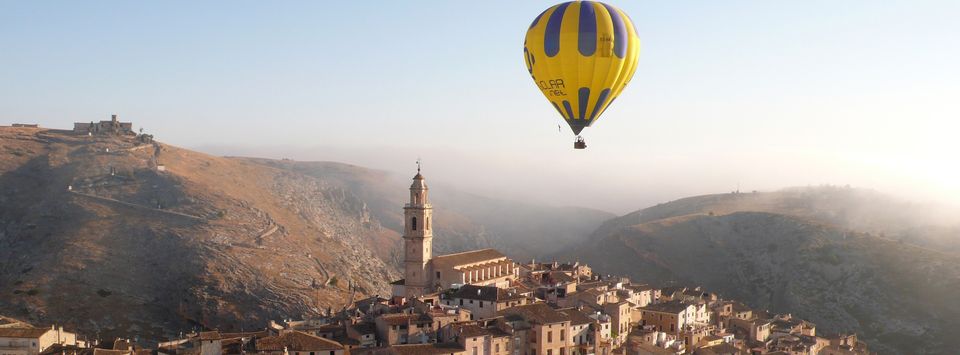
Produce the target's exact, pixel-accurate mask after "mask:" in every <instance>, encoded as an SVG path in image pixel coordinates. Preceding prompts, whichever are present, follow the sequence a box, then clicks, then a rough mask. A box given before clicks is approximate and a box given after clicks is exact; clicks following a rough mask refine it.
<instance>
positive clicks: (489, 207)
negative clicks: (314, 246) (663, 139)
mask: <svg viewBox="0 0 960 355" xmlns="http://www.w3.org/2000/svg"><path fill="white" fill-rule="evenodd" d="M243 160H244V161H248V162H254V163H257V164H263V165H266V166H269V167H273V168H278V169H283V170H286V171H293V172H297V173H300V174H303V175H306V176H312V177H317V178H323V179H324V180H325V181H328V182H330V183H333V184H336V185H337V186H340V187H342V188H343V189H345V190H348V191H351V192H353V193H354V194H356V196H358V197H359V198H360V199H362V200H363V201H364V202H365V203H366V209H367V211H369V214H370V215H371V216H372V217H373V218H374V219H376V220H379V221H380V222H381V223H382V224H383V226H384V227H386V228H388V229H390V230H393V231H396V232H398V235H399V232H401V231H402V230H403V226H402V223H403V211H402V209H401V208H400V207H399V206H403V204H404V203H406V202H407V199H409V198H410V196H409V193H408V189H409V187H410V176H407V175H399V174H391V173H387V172H384V171H379V170H371V169H367V168H362V167H358V166H353V165H348V164H341V163H332V162H297V161H290V160H268V159H252V158H243ZM426 175H427V180H428V181H427V183H428V185H429V186H430V199H431V202H432V203H433V206H434V215H435V216H434V219H435V220H436V221H437V223H436V228H435V230H434V233H435V235H434V243H435V250H436V252H437V253H439V254H445V253H453V252H459V251H465V250H473V249H480V248H498V249H500V250H502V251H503V252H504V253H506V254H507V255H509V256H511V257H513V258H515V259H518V260H527V259H530V258H537V257H542V256H544V255H548V254H551V253H554V252H557V251H559V250H561V249H562V248H564V247H567V246H570V245H574V244H579V243H581V242H583V241H584V240H585V238H586V237H587V236H589V235H590V233H591V232H593V231H594V230H595V229H596V228H597V226H599V225H600V224H601V223H603V222H605V221H608V220H610V219H612V218H614V217H616V216H615V215H613V214H611V213H609V212H603V211H598V210H594V209H589V208H580V207H548V206H541V205H534V204H529V203H523V202H516V201H509V200H504V199H495V198H488V197H483V196H478V195H475V194H471V193H467V192H463V191H461V190H459V189H458V188H457V187H456V186H452V185H450V184H445V183H444V182H438V181H435V180H432V179H430V175H429V174H426ZM397 252H399V251H398V250H397ZM395 257H399V255H395Z"/></svg>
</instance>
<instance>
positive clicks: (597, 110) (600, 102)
mask: <svg viewBox="0 0 960 355" xmlns="http://www.w3.org/2000/svg"><path fill="white" fill-rule="evenodd" d="M609 94H610V89H603V91H600V97H598V98H597V104H596V105H594V106H593V113H591V114H590V120H593V119H594V118H596V117H597V115H598V114H600V108H601V107H603V104H604V103H605V102H606V101H607V95H609Z"/></svg>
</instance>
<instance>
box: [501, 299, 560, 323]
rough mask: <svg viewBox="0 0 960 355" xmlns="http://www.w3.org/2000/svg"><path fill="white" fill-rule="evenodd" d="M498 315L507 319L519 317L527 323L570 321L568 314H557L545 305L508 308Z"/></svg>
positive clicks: (536, 304)
mask: <svg viewBox="0 0 960 355" xmlns="http://www.w3.org/2000/svg"><path fill="white" fill-rule="evenodd" d="M498 313H499V314H501V315H504V316H508V318H509V316H519V317H521V318H523V319H524V320H526V321H528V322H532V323H539V324H550V323H560V322H566V321H569V320H570V316H569V315H568V314H566V313H560V312H557V310H555V309H553V308H550V306H548V305H547V304H546V303H534V304H528V305H523V306H516V307H510V308H507V309H504V310H502V311H500V312H498Z"/></svg>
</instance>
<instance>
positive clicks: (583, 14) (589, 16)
mask: <svg viewBox="0 0 960 355" xmlns="http://www.w3.org/2000/svg"><path fill="white" fill-rule="evenodd" d="M577 47H578V48H579V49H580V54H583V55H584V56H587V57H589V56H591V55H593V53H594V52H596V51H597V12H596V10H594V8H593V2H592V1H584V2H581V3H580V29H579V31H578V32H577Z"/></svg>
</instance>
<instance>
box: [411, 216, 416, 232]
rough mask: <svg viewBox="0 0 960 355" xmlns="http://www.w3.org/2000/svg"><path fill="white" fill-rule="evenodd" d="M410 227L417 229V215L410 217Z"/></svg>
mask: <svg viewBox="0 0 960 355" xmlns="http://www.w3.org/2000/svg"><path fill="white" fill-rule="evenodd" d="M410 229H411V230H417V217H413V218H410Z"/></svg>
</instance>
